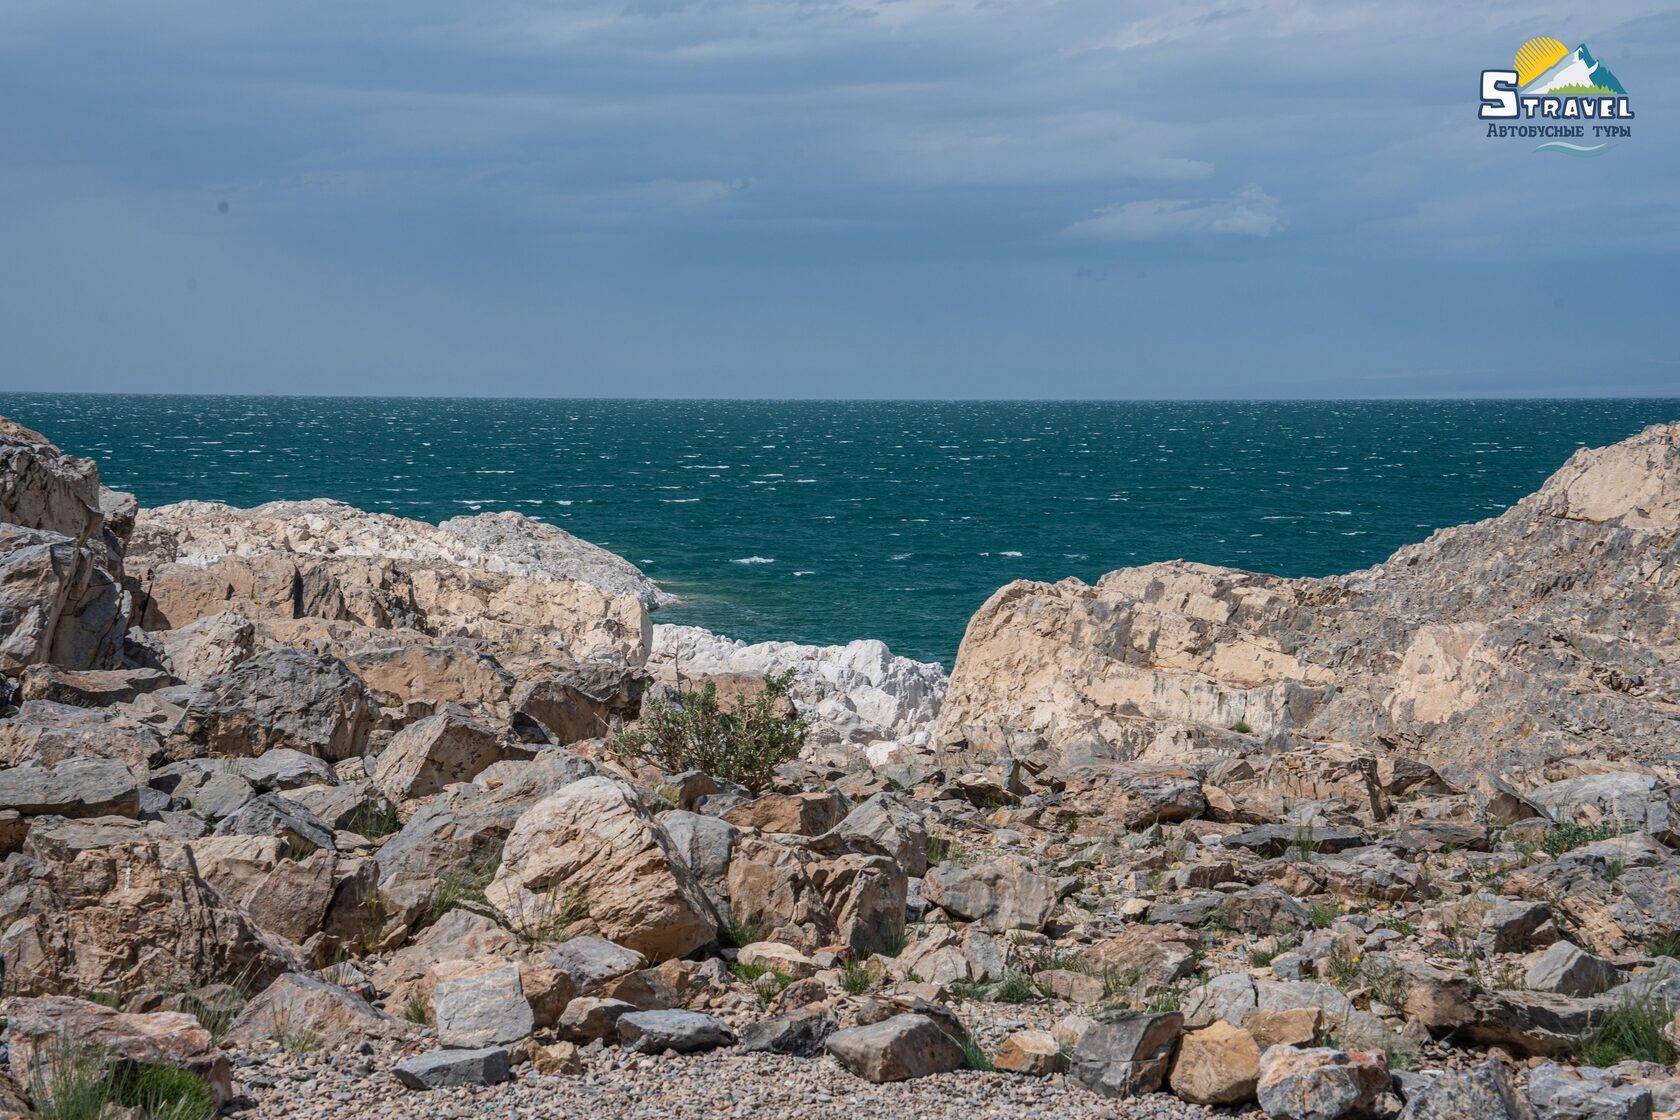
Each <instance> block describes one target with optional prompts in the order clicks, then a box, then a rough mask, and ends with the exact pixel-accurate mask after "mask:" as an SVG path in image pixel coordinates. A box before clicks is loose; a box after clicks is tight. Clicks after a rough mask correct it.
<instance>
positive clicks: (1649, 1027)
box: [1575, 992, 1674, 1067]
mask: <svg viewBox="0 0 1680 1120" xmlns="http://www.w3.org/2000/svg"><path fill="white" fill-rule="evenodd" d="M1673 1019H1674V1008H1673V1006H1672V1005H1670V1004H1668V1003H1667V1002H1665V1001H1663V1000H1660V999H1657V998H1656V997H1655V996H1654V995H1652V994H1651V993H1649V992H1640V993H1635V994H1632V995H1628V996H1624V997H1623V998H1622V1000H1621V1001H1620V1002H1619V1003H1617V1004H1616V1006H1615V1007H1612V1008H1611V1009H1610V1010H1609V1011H1606V1012H1605V1013H1604V1017H1603V1018H1602V1019H1600V1020H1599V1023H1598V1026H1597V1027H1596V1028H1595V1029H1594V1030H1593V1032H1592V1034H1590V1035H1588V1036H1587V1037H1586V1038H1585V1039H1584V1040H1582V1042H1581V1044H1580V1047H1579V1048H1578V1049H1577V1050H1576V1054H1575V1056H1576V1057H1577V1058H1579V1059H1580V1060H1581V1062H1582V1064H1583V1065H1589V1066H1601V1067H1602V1066H1613V1065H1615V1064H1616V1063H1617V1062H1622V1061H1627V1060H1628V1059H1630V1058H1631V1059H1633V1060H1634V1061H1639V1062H1655V1063H1657V1064H1658V1065H1664V1066H1666V1065H1668V1064H1670V1063H1671V1062H1673V1061H1674V1048H1673V1047H1671V1046H1670V1045H1669V1044H1668V1041H1667V1040H1666V1039H1664V1038H1663V1028H1664V1027H1666V1026H1668V1024H1669V1023H1670V1022H1672V1021H1673Z"/></svg>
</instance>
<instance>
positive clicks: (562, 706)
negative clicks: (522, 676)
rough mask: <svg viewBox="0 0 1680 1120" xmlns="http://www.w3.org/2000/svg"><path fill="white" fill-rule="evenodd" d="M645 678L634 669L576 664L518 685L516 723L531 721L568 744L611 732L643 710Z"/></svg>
mask: <svg viewBox="0 0 1680 1120" xmlns="http://www.w3.org/2000/svg"><path fill="white" fill-rule="evenodd" d="M644 684H645V681H644V680H643V678H642V676H641V675H640V674H639V673H638V672H637V671H636V670H634V669H631V668H629V667H627V666H624V665H611V664H607V663H606V662H600V661H590V662H576V663H573V664H571V665H567V666H565V667H564V668H562V669H559V670H556V671H554V672H550V673H547V674H545V675H543V676H541V677H536V678H532V679H528V680H522V681H520V682H519V684H518V685H516V686H515V687H514V690H513V698H512V708H513V711H514V722H515V724H516V725H520V724H521V721H528V723H529V724H530V725H534V727H535V729H536V730H537V731H538V732H540V734H541V737H542V739H543V740H544V741H546V742H549V743H553V744H555V745H556V746H562V747H563V746H565V745H567V744H568V743H576V742H578V741H580V740H582V739H591V738H595V737H596V736H602V735H606V734H607V733H608V732H609V731H611V729H612V728H613V727H614V726H615V724H616V723H619V722H628V721H630V720H633V719H635V718H636V716H637V715H638V714H640V712H641V709H642V690H643V687H644Z"/></svg>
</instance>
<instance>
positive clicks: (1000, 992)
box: [992, 968, 1038, 1003]
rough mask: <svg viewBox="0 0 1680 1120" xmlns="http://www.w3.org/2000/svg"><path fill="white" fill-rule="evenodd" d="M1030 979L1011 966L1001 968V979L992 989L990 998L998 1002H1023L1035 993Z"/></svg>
mask: <svg viewBox="0 0 1680 1120" xmlns="http://www.w3.org/2000/svg"><path fill="white" fill-rule="evenodd" d="M1037 994H1038V993H1037V991H1036V990H1035V989H1034V988H1033V983H1032V980H1031V979H1029V978H1028V976H1027V974H1026V973H1024V972H1020V971H1018V970H1016V969H1013V968H1006V969H1004V970H1003V979H1002V980H1000V981H998V985H997V987H996V988H995V989H994V990H993V991H992V998H993V999H995V1000H996V1001H997V1002H999V1003H1025V1002H1027V1001H1028V1000H1029V999H1032V998H1033V996H1035V995H1037Z"/></svg>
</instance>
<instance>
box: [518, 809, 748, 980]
mask: <svg viewBox="0 0 1680 1120" xmlns="http://www.w3.org/2000/svg"><path fill="white" fill-rule="evenodd" d="M485 897H486V898H487V899H489V901H490V903H491V904H492V905H493V906H495V907H496V908H497V909H498V910H500V911H501V913H502V914H503V915H504V916H505V917H506V919H507V920H508V922H509V923H510V924H511V925H513V926H514V927H515V928H517V929H521V930H523V931H525V936H528V937H536V938H539V939H542V940H561V939H563V938H564V936H565V935H566V934H567V933H568V931H570V932H585V931H583V930H581V929H578V930H569V927H571V926H574V925H581V924H582V923H584V922H587V923H588V924H589V925H591V926H593V927H594V928H595V929H596V930H598V931H599V932H600V933H601V934H602V935H603V936H605V937H608V938H611V939H612V940H613V941H615V942H617V943H618V944H620V945H623V946H625V947H626V948H629V949H633V950H635V951H637V952H639V953H643V954H645V955H646V956H648V957H649V958H651V959H653V960H664V959H666V958H667V957H680V956H684V955H686V954H688V953H691V952H693V951H694V950H695V949H698V948H700V947H701V946H702V945H705V944H707V943H709V942H711V941H713V940H715V939H716V937H717V919H716V915H715V914H714V913H713V911H712V908H711V904H710V903H709V902H708V901H707V900H706V895H705V892H704V891H702V890H701V888H700V884H699V882H698V881H696V880H695V878H694V875H693V873H692V872H690V871H689V870H688V868H687V867H686V866H685V865H684V864H683V863H682V861H681V860H680V859H677V858H676V856H675V855H674V853H673V851H672V849H671V844H670V841H669V839H668V838H667V837H666V836H665V834H664V832H663V831H662V830H661V829H660V827H659V825H658V824H657V822H655V821H654V819H653V817H652V815H651V814H650V813H649V812H648V811H647V808H646V807H645V806H644V805H642V803H641V801H640V799H639V798H638V797H637V796H636V793H635V791H634V790H633V789H632V788H631V787H630V786H628V785H626V784H624V783H623V782H619V781H615V780H613V779H610V778H604V777H596V778H584V779H582V780H581V781H577V782H573V783H572V784H571V785H569V786H567V787H565V788H564V789H562V790H561V791H560V792H558V793H556V794H554V795H553V796H551V797H547V798H545V799H543V800H542V801H539V802H538V803H537V804H536V805H535V806H533V807H532V808H531V809H530V810H528V811H527V812H526V813H525V814H524V815H523V816H521V817H520V818H519V821H518V823H516V824H515V825H514V826H513V831H512V832H511V833H509V835H508V838H507V843H506V844H505V846H504V847H503V850H502V864H501V867H500V869H499V870H498V871H497V873H496V878H495V880H494V882H492V883H491V884H490V886H489V888H488V889H487V890H486V891H485Z"/></svg>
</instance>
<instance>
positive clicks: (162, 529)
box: [128, 499, 661, 666]
mask: <svg viewBox="0 0 1680 1120" xmlns="http://www.w3.org/2000/svg"><path fill="white" fill-rule="evenodd" d="M128 568H129V570H130V572H131V573H132V575H133V576H134V579H135V582H136V584H137V585H138V587H139V589H140V593H141V597H142V598H143V600H144V604H145V615H144V624H145V626H146V629H148V630H152V629H170V628H174V627H179V626H184V625H186V624H188V623H190V622H193V621H194V620H196V619H198V618H201V617H204V616H205V615H209V614H216V613H220V612H222V611H225V610H229V609H235V610H238V611H240V612H241V613H243V614H245V615H247V616H248V617H250V618H252V619H255V620H279V621H285V620H292V619H301V618H320V619H327V620H335V621H350V622H357V623H360V624H362V625H364V626H369V627H375V628H379V629H410V630H414V631H416V632H418V633H420V634H423V635H426V636H428V637H430V638H434V639H455V638H462V639H470V640H475V641H483V642H486V643H488V644H490V645H491V646H493V647H496V648H498V649H501V650H503V651H514V650H524V651H529V650H533V649H535V650H541V651H542V652H544V653H545V654H548V655H551V656H558V657H561V658H566V659H576V660H592V659H593V660H604V661H612V662H617V663H619V664H623V665H630V666H638V665H641V664H642V663H643V662H644V661H646V660H647V654H648V643H649V640H650V638H651V636H652V635H651V631H652V626H651V624H650V622H649V619H648V612H647V606H646V603H645V602H644V601H643V599H642V598H641V596H642V595H644V594H645V595H646V596H647V597H648V598H649V599H656V598H658V596H659V595H660V594H661V593H659V592H658V591H657V589H655V588H654V586H653V584H652V581H650V580H648V579H647V577H646V576H644V575H642V573H641V572H639V571H637V570H636V569H635V568H634V566H632V565H631V564H630V563H629V562H628V561H625V560H623V559H621V558H620V557H617V556H614V555H612V554H611V553H609V552H607V551H606V550H604V549H601V548H597V547H596V546H594V545H591V544H589V543H587V542H585V541H581V540H578V539H577V538H576V537H573V536H571V535H570V534H568V533H566V532H564V531H563V530H561V529H557V528H555V527H553V526H550V525H544V524H542V523H540V522H535V521H531V520H529V519H528V518H525V517H522V516H520V515H518V514H485V515H481V517H479V518H455V519H453V520H452V521H448V522H445V523H444V524H443V525H428V524H426V523H424V522H420V521H410V520H406V519H403V518H398V517H392V516H390V515H388V514H379V513H367V512H364V511H362V510H358V509H353V508H351V507H350V506H347V505H343V504H342V503H339V502H333V501H327V500H324V499H322V500H315V501H308V502H270V503H268V504H267V505H263V506H258V507H256V508H254V509H248V510H240V509H233V508H231V507H229V506H225V505H221V504H219V503H215V502H182V503H179V504H177V505H173V506H164V507H161V508H158V509H149V510H142V511H141V512H140V516H139V518H138V520H137V522H136V525H135V532H134V541H133V544H132V546H131V548H130V550H129V564H128Z"/></svg>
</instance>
